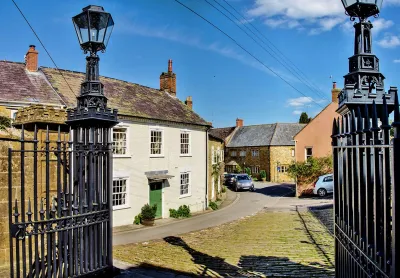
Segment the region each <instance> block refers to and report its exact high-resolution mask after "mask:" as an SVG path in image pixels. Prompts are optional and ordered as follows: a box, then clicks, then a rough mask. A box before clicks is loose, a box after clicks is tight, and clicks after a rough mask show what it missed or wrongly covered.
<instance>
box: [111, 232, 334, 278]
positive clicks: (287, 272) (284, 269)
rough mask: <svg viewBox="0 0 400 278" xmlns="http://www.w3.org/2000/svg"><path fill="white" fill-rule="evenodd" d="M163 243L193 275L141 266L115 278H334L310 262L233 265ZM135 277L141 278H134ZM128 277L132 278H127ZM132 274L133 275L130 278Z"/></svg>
mask: <svg viewBox="0 0 400 278" xmlns="http://www.w3.org/2000/svg"><path fill="white" fill-rule="evenodd" d="M164 240H165V241H166V242H167V243H169V244H171V245H174V246H179V247H180V248H183V249H185V250H186V251H187V252H188V254H189V255H191V256H192V260H193V262H194V264H195V265H196V267H197V269H196V271H195V272H196V273H195V274H193V273H186V272H177V271H174V270H171V269H168V268H161V267H157V266H155V265H152V264H148V263H144V264H141V265H139V266H138V267H137V268H135V267H133V268H130V269H128V270H126V271H124V272H123V274H121V275H120V276H118V278H128V277H167V278H168V277H176V278H178V277H199V276H201V277H216V276H222V277H311V276H312V277H321V278H322V277H334V271H333V269H326V266H325V265H321V264H320V263H317V262H316V263H314V264H313V265H311V266H310V265H302V264H299V263H296V262H293V261H290V260H289V259H288V258H285V257H272V256H268V257H267V256H242V257H241V258H240V260H239V262H238V264H237V265H233V264H230V263H228V262H226V261H225V259H224V258H220V257H214V256H210V255H208V254H205V253H202V252H199V251H197V250H195V249H193V248H191V247H190V246H189V245H188V244H187V243H186V242H185V241H184V240H182V239H181V238H180V237H174V236H171V237H166V238H164ZM138 274H140V275H142V276H138ZM130 275H132V276H130ZM134 275H136V276H134Z"/></svg>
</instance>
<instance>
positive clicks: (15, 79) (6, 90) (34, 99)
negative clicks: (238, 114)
mask: <svg viewBox="0 0 400 278" xmlns="http://www.w3.org/2000/svg"><path fill="white" fill-rule="evenodd" d="M61 72H62V73H63V76H64V77H65V79H66V80H67V82H68V84H69V85H70V87H71V89H72V91H71V90H70V89H69V87H68V84H67V83H66V82H65V80H64V78H63V77H62V76H61V74H60V73H59V72H58V71H57V70H56V69H53V68H47V67H41V68H39V70H38V71H37V72H34V73H31V72H28V71H26V70H25V64H24V63H15V62H8V61H7V62H6V61H0V101H21V102H31V103H42V104H55V105H66V106H67V107H75V106H76V95H79V92H80V86H81V83H82V81H83V79H84V77H85V74H84V73H81V72H73V71H67V70H61ZM100 80H101V81H102V82H103V84H104V94H105V96H106V97H107V98H108V106H109V107H110V108H116V109H118V114H120V115H126V116H134V117H141V118H147V119H157V120H165V121H171V122H178V123H186V124H194V125H203V126H210V124H209V123H208V122H206V121H205V120H204V119H202V118H201V117H200V116H199V115H198V114H196V113H195V112H194V111H193V110H191V109H189V108H188V107H187V106H186V105H185V104H184V103H183V102H181V101H180V100H179V99H177V98H175V97H173V96H171V95H170V94H168V93H167V92H164V91H160V90H157V89H153V88H149V87H146V86H142V85H138V84H134V83H129V82H126V81H122V80H117V79H113V78H109V77H102V76H101V77H100Z"/></svg>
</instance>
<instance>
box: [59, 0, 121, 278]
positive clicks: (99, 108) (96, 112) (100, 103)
mask: <svg viewBox="0 0 400 278" xmlns="http://www.w3.org/2000/svg"><path fill="white" fill-rule="evenodd" d="M72 22H73V24H74V27H75V31H76V34H77V36H78V40H79V44H80V46H81V48H82V49H83V51H84V53H88V52H89V55H88V56H87V57H86V76H85V77H86V78H85V80H84V81H83V82H82V83H81V90H80V94H79V96H78V97H77V107H75V108H72V109H68V111H67V116H68V119H67V124H69V125H70V127H71V130H72V133H71V136H72V138H71V139H72V140H71V142H72V145H71V147H72V155H71V156H70V157H71V158H70V159H71V160H72V168H73V171H72V177H71V178H72V180H71V184H73V189H72V191H73V192H72V194H73V207H74V215H77V217H79V218H78V219H79V221H80V223H81V225H83V228H82V235H80V240H79V244H78V243H77V241H76V242H75V239H74V241H73V242H75V245H74V247H73V248H74V250H75V252H76V254H81V255H80V256H81V257H80V260H81V264H83V265H84V266H83V267H82V266H81V270H80V274H87V273H89V272H95V271H103V270H105V269H106V270H112V205H113V198H112V196H113V195H112V183H113V171H112V164H113V162H112V161H113V160H112V159H113V150H112V139H111V137H112V127H113V126H115V125H116V124H117V123H118V118H117V112H118V111H117V110H116V109H114V110H111V108H108V107H107V98H106V97H105V95H104V92H103V89H104V86H103V84H102V83H101V81H100V79H99V60H100V59H99V56H98V55H97V52H98V51H102V52H104V51H105V50H106V47H107V43H108V41H109V39H110V35H111V31H112V29H113V27H114V21H113V19H112V17H111V14H109V13H107V12H105V11H104V9H103V7H100V6H93V5H91V6H88V7H86V8H84V9H83V11H82V13H80V14H78V15H77V16H74V17H73V18H72ZM75 221H78V220H75ZM94 246H96V248H94ZM71 254H72V253H71ZM82 256H83V257H82ZM83 258H88V259H86V260H83ZM107 277H108V276H107Z"/></svg>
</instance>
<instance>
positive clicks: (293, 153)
mask: <svg viewBox="0 0 400 278" xmlns="http://www.w3.org/2000/svg"><path fill="white" fill-rule="evenodd" d="M290 151H291V152H292V157H293V156H294V155H295V152H294V149H291V150H290Z"/></svg>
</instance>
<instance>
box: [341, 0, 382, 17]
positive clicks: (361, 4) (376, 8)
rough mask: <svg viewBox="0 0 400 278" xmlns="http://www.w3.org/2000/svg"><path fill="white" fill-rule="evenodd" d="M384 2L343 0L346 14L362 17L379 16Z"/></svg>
mask: <svg viewBox="0 0 400 278" xmlns="http://www.w3.org/2000/svg"><path fill="white" fill-rule="evenodd" d="M382 2H383V0H342V3H343V6H344V8H345V9H346V14H347V15H348V16H350V17H353V18H356V17H358V18H361V19H365V18H368V17H370V16H377V15H378V14H379V12H380V10H381V7H382Z"/></svg>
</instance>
